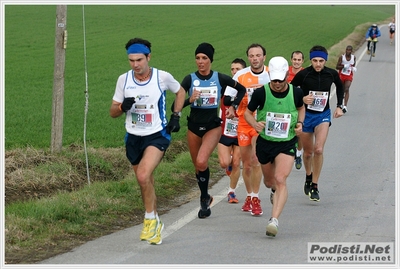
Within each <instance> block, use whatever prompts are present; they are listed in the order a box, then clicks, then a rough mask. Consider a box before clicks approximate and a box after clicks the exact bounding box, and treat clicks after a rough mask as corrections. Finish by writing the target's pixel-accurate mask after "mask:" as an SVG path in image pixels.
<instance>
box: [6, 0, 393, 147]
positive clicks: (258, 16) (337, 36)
mask: <svg viewBox="0 0 400 269" xmlns="http://www.w3.org/2000/svg"><path fill="white" fill-rule="evenodd" d="M55 14H56V7H55V6H53V5H42V6H31V5H7V6H5V55H6V57H5V106H6V108H5V127H6V128H5V136H6V139H5V147H6V149H13V148H19V147H26V146H33V147H39V148H49V147H50V138H51V122H52V115H51V113H52V96H53V72H54V46H55V45H54V44H55ZM84 14H85V17H84V20H85V32H86V46H87V48H86V60H87V74H88V92H89V111H88V118H87V134H86V139H87V143H88V145H89V146H93V147H117V146H121V145H122V142H123V136H124V130H123V120H124V119H123V117H120V118H118V119H112V118H111V117H110V116H109V107H110V104H111V99H112V96H113V93H114V89H115V83H116V80H117V78H118V76H119V75H120V74H122V73H124V72H126V71H127V70H128V69H129V64H128V61H127V57H126V52H125V48H124V46H125V43H126V42H127V41H128V40H129V39H130V38H133V37H135V36H139V37H143V38H146V39H148V40H150V42H151V43H152V47H153V48H152V49H153V53H152V59H151V62H150V63H151V65H153V66H155V67H157V68H159V69H164V70H166V71H168V72H170V73H171V74H173V75H174V76H175V78H176V79H178V81H181V80H182V79H183V77H184V76H185V75H187V74H189V73H190V72H193V71H195V68H196V67H195V61H194V50H195V48H196V46H197V45H198V44H199V43H201V42H203V41H207V42H210V43H212V44H213V45H214V47H215V49H216V52H215V57H214V62H213V67H212V68H213V69H214V70H217V71H220V72H222V73H226V74H230V71H229V65H230V62H231V60H232V59H234V58H236V57H242V58H244V59H246V54H245V52H246V48H247V46H248V45H250V44H251V43H253V42H258V43H261V44H263V45H264V46H265V47H266V49H267V61H268V60H269V59H270V58H271V57H273V56H276V55H282V56H284V57H286V58H289V57H290V53H291V52H292V51H293V50H302V51H303V52H305V53H306V52H308V50H309V49H310V48H311V47H312V46H313V45H315V44H321V45H324V46H325V47H327V48H330V47H331V46H333V45H334V44H336V43H338V42H339V41H340V40H342V39H343V38H345V37H346V36H347V35H348V34H350V33H351V32H352V31H354V29H355V27H356V26H357V25H360V24H364V23H366V24H370V23H371V22H377V21H382V20H385V19H387V18H389V17H390V16H393V14H394V6H393V5H387V6H385V5H379V6H361V5H360V6H354V5H350V6H331V5H320V6H314V5H298V6H294V5H261V6H256V5H243V6H234V5H232V6H218V5H216V6H208V5H197V6H196V5H189V6H178V5H170V6H168V5H165V6H158V5H151V6H143V5H139V6H134V5H131V6H121V5H114V6H112V5H87V6H84ZM349 14H350V15H349ZM67 30H68V43H67V49H66V65H65V93H64V98H65V101H64V125H63V126H64V129H63V145H69V144H71V143H82V142H83V128H84V108H85V90H86V81H85V68H84V67H85V65H84V36H83V32H84V31H83V7H82V6H80V5H70V6H68V7H67ZM306 55H307V53H306ZM305 64H308V59H306V62H305ZM171 98H172V95H170V94H169V101H170V100H171ZM187 112H188V109H186V110H185V111H184V115H186V114H187ZM183 118H185V117H183ZM181 124H182V126H183V127H184V126H186V121H185V120H182V121H181ZM184 130H185V128H182V129H181V131H180V132H179V133H177V134H174V138H175V139H184V136H185V132H184Z"/></svg>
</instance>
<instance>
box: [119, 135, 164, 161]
mask: <svg viewBox="0 0 400 269" xmlns="http://www.w3.org/2000/svg"><path fill="white" fill-rule="evenodd" d="M170 142H171V141H170V140H169V139H168V138H166V137H165V136H163V135H162V133H161V132H157V133H154V134H152V135H147V136H136V135H133V134H130V133H127V134H126V137H125V149H126V157H127V158H128V160H129V161H130V162H131V164H132V165H137V164H139V162H140V160H141V159H142V157H143V152H144V150H145V149H146V148H147V147H148V146H154V147H156V148H158V149H159V150H160V151H164V153H165V151H166V150H167V148H168V147H169V144H170Z"/></svg>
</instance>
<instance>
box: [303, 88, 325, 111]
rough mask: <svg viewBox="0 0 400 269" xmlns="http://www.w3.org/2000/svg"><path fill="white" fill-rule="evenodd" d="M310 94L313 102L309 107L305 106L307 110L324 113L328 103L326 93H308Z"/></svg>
mask: <svg viewBox="0 0 400 269" xmlns="http://www.w3.org/2000/svg"><path fill="white" fill-rule="evenodd" d="M310 93H311V94H312V95H313V97H314V100H313V103H312V104H311V105H308V106H307V108H308V109H310V110H314V111H319V112H322V111H324V109H325V106H326V104H327V103H328V92H319V91H310Z"/></svg>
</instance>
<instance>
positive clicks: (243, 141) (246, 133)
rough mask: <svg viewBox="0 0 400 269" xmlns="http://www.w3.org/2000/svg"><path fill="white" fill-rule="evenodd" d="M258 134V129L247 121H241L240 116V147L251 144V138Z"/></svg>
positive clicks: (238, 133)
mask: <svg viewBox="0 0 400 269" xmlns="http://www.w3.org/2000/svg"><path fill="white" fill-rule="evenodd" d="M254 136H258V133H257V131H256V129H254V128H253V127H251V126H250V125H249V124H248V123H247V122H243V121H241V119H240V118H239V125H238V129H237V137H238V143H239V146H240V147H245V146H249V145H251V139H252V138H253V137H254Z"/></svg>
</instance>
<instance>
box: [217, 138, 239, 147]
mask: <svg viewBox="0 0 400 269" xmlns="http://www.w3.org/2000/svg"><path fill="white" fill-rule="evenodd" d="M219 143H221V144H222V145H224V146H227V147H230V146H239V142H238V139H237V137H230V136H226V135H221V138H220V139H219Z"/></svg>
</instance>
